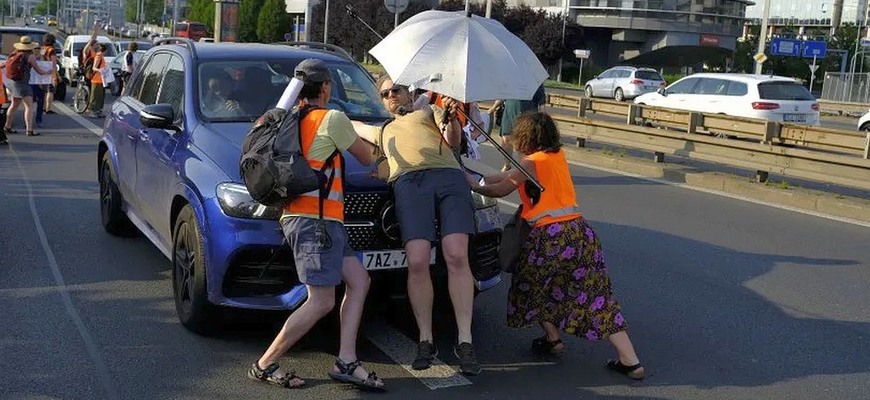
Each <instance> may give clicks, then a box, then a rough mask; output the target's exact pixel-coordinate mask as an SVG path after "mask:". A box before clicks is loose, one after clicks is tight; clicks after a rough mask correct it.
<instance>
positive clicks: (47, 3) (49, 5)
mask: <svg viewBox="0 0 870 400" xmlns="http://www.w3.org/2000/svg"><path fill="white" fill-rule="evenodd" d="M57 5H58V0H42V1H41V2H40V3H39V4H37V5H36V6H35V7H33V15H48V14H49V11H50V12H51V13H55V14H56V13H57Z"/></svg>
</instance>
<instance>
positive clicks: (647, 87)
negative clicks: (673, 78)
mask: <svg viewBox="0 0 870 400" xmlns="http://www.w3.org/2000/svg"><path fill="white" fill-rule="evenodd" d="M645 87H646V90H658V89H659V87H658V86H645Z"/></svg>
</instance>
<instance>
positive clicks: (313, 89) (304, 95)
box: [299, 82, 326, 100]
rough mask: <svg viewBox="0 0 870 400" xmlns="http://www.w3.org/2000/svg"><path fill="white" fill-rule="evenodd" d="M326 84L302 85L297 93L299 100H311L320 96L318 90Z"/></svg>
mask: <svg viewBox="0 0 870 400" xmlns="http://www.w3.org/2000/svg"><path fill="white" fill-rule="evenodd" d="M324 84H326V82H316V83H306V84H304V85H302V90H301V91H299V99H305V100H311V99H316V98H318V97H319V96H320V88H322V87H323V85H324Z"/></svg>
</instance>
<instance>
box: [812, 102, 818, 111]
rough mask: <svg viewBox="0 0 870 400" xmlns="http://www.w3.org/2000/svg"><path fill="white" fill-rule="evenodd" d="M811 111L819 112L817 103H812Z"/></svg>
mask: <svg viewBox="0 0 870 400" xmlns="http://www.w3.org/2000/svg"><path fill="white" fill-rule="evenodd" d="M813 111H819V103H813Z"/></svg>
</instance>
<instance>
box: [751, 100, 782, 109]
mask: <svg viewBox="0 0 870 400" xmlns="http://www.w3.org/2000/svg"><path fill="white" fill-rule="evenodd" d="M778 108H779V104H777V103H767V102H763V101H755V102H752V109H753V110H776V109H778Z"/></svg>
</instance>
